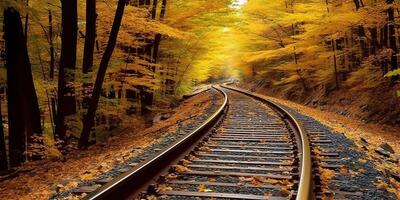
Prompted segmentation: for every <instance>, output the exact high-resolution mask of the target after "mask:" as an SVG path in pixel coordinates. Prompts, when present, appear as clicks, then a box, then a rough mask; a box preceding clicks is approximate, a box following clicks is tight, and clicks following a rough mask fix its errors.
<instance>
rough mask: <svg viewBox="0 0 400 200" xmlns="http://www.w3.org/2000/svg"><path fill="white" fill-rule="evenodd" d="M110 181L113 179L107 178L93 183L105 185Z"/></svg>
mask: <svg viewBox="0 0 400 200" xmlns="http://www.w3.org/2000/svg"><path fill="white" fill-rule="evenodd" d="M112 180H113V178H111V177H107V178H102V179H98V180H95V181H94V182H95V183H96V184H106V183H108V182H110V181H112Z"/></svg>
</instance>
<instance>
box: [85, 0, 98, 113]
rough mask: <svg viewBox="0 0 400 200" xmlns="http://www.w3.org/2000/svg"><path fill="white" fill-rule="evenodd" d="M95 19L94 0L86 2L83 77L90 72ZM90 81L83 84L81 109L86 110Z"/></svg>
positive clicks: (94, 39) (94, 36) (94, 38)
mask: <svg viewBox="0 0 400 200" xmlns="http://www.w3.org/2000/svg"><path fill="white" fill-rule="evenodd" d="M96 18H97V14H96V0H86V34H85V47H84V51H83V62H82V73H83V74H84V75H87V74H88V73H89V72H92V67H93V52H94V46H95V43H96ZM85 78H87V77H85ZM90 81H91V80H89V81H84V83H83V92H82V93H83V102H82V106H83V108H88V106H89V101H90V96H89V95H90V88H91V87H92V86H93V84H92V83H91V82H90Z"/></svg>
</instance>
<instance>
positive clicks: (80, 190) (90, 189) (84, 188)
mask: <svg viewBox="0 0 400 200" xmlns="http://www.w3.org/2000/svg"><path fill="white" fill-rule="evenodd" d="M97 188H99V185H93V186H82V187H79V188H77V189H75V190H74V191H73V192H72V193H74V194H83V193H91V192H93V191H95V190H96V189H97Z"/></svg>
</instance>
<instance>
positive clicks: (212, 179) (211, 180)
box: [208, 178, 217, 183]
mask: <svg viewBox="0 0 400 200" xmlns="http://www.w3.org/2000/svg"><path fill="white" fill-rule="evenodd" d="M208 182H212V183H215V182H217V179H215V178H209V179H208Z"/></svg>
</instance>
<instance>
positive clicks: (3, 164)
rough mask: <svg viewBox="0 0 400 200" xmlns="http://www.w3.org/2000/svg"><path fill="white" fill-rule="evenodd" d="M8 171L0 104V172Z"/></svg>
mask: <svg viewBox="0 0 400 200" xmlns="http://www.w3.org/2000/svg"><path fill="white" fill-rule="evenodd" d="M7 169H8V160H7V152H6V143H5V138H4V130H3V115H2V112H1V102H0V171H4V170H7Z"/></svg>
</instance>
